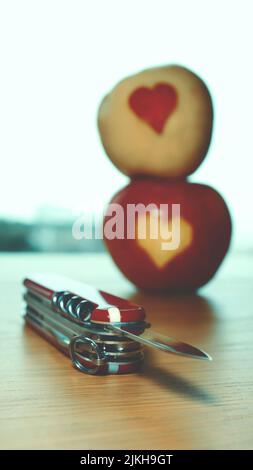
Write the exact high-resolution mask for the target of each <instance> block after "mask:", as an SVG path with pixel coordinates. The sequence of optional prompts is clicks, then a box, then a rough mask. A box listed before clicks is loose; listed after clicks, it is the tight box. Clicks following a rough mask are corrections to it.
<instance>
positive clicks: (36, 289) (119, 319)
mask: <svg viewBox="0 0 253 470" xmlns="http://www.w3.org/2000/svg"><path fill="white" fill-rule="evenodd" d="M23 284H24V287H25V292H24V300H25V302H26V310H25V321H26V323H27V324H28V325H30V326H31V327H32V328H33V329H35V330H36V331H37V332H38V333H39V334H40V335H42V336H43V337H44V338H46V339H47V340H48V341H50V342H51V343H53V344H54V345H55V346H56V347H57V348H58V349H60V350H61V351H63V352H64V353H66V354H67V355H69V356H70V358H71V360H72V362H73V364H74V366H75V367H76V368H77V369H79V370H80V371H81V372H86V373H89V374H124V373H129V372H135V371H136V370H138V369H139V367H140V365H141V364H142V362H143V360H144V354H143V349H142V346H148V347H153V348H156V349H160V350H162V351H164V352H166V353H173V354H178V355H181V356H185V357H188V358H194V359H202V360H208V361H210V360H212V358H211V357H210V356H209V355H208V354H207V353H206V352H205V351H203V350H200V349H198V348H196V347H195V346H191V345H190V344H187V343H183V342H182V341H178V340H176V339H173V338H169V337H166V336H163V335H161V334H159V333H156V332H153V331H152V330H151V331H150V330H149V328H150V324H149V323H148V322H147V321H146V314H145V310H144V308H143V307H141V306H139V305H136V304H134V303H132V302H130V301H128V300H126V299H123V298H120V297H117V296H115V295H112V294H109V293H107V292H104V291H102V290H99V289H97V288H95V287H93V286H90V285H86V284H83V283H80V282H78V281H73V280H71V279H67V278H63V277H60V276H55V275H51V274H49V275H45V274H34V275H31V276H30V277H27V278H25V280H24V282H23ZM147 330H149V331H147Z"/></svg>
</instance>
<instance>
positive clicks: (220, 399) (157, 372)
mask: <svg viewBox="0 0 253 470" xmlns="http://www.w3.org/2000/svg"><path fill="white" fill-rule="evenodd" d="M252 261H253V257H252V256H250V255H240V254H233V255H231V254H230V256H229V257H228V259H227V260H226V262H225V264H224V265H223V267H222V269H221V270H220V272H219V274H218V275H217V276H216V278H215V279H214V280H213V281H212V282H210V283H209V285H208V286H206V287H205V288H203V289H202V290H201V291H200V292H199V294H198V295H187V296H174V297H166V296H163V297H162V296H151V295H147V294H143V293H138V292H136V291H135V289H134V288H133V287H132V286H131V284H130V283H128V282H127V281H126V280H125V279H124V278H123V277H122V276H121V274H119V272H118V271H117V269H116V268H115V267H114V266H113V264H112V262H111V261H110V260H109V258H108V257H107V255H101V254H100V255H74V256H73V255H34V254H27V255H23V254H22V255H7V254H6V255H1V256H0V291H1V296H0V305H1V342H0V350H1V392H0V394H1V397H0V398H1V399H0V407H1V410H0V418H1V426H0V447H1V448H8V449H13V448H16V449H46V448H47V449H92V450H94V449H110V448H111V449H121V448H124V449H141V448H142V449H155V448H157V449H224V448H228V449H245V448H251V449H252V448H253V372H252V371H253V304H252V290H253V263H252ZM34 270H36V271H45V272H47V271H51V272H59V273H62V274H64V275H69V276H72V277H76V278H77V279H80V280H83V281H86V282H90V283H95V284H96V285H97V286H99V287H101V288H103V289H105V290H109V291H111V292H113V293H115V294H118V295H121V296H125V297H127V298H131V299H132V300H134V301H135V302H137V303H140V304H142V305H144V307H145V308H146V310H147V313H148V319H149V320H150V321H151V322H152V324H153V328H155V329H156V330H158V331H161V332H163V333H164V334H168V335H173V336H176V337H178V338H180V339H184V340H186V341H188V342H192V343H193V344H196V345H199V346H200V347H203V348H204V349H206V350H207V351H208V352H209V353H210V354H211V355H213V357H214V361H213V362H212V363H205V362H202V361H194V360H189V359H184V358H181V357H177V356H173V355H171V356H168V355H166V354H164V353H162V352H156V351H153V350H149V351H146V365H145V367H144V370H143V371H142V372H140V373H138V374H133V375H126V376H106V377H96V376H95V377H93V376H88V375H84V374H81V373H79V372H78V371H76V370H75V369H74V368H73V367H72V365H71V362H70V360H69V359H68V358H66V357H64V356H63V355H62V354H61V353H59V352H58V351H57V350H56V349H55V348H54V347H53V346H51V345H50V344H48V343H47V342H46V341H44V340H43V339H41V338H40V337H39V336H37V335H36V334H35V333H34V332H33V331H32V330H30V329H28V328H24V327H23V322H22V319H21V279H22V277H23V276H24V275H25V274H27V273H28V272H30V271H34Z"/></svg>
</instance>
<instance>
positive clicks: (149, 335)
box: [106, 324, 212, 361]
mask: <svg viewBox="0 0 253 470" xmlns="http://www.w3.org/2000/svg"><path fill="white" fill-rule="evenodd" d="M106 328H107V329H110V330H113V331H115V332H118V333H119V334H121V335H123V336H126V337H128V338H130V339H132V340H134V341H137V342H139V343H141V344H144V345H145V346H149V347H151V348H156V349H160V350H161V351H164V352H167V353H172V354H178V355H180V356H185V357H188V358H192V359H202V360H206V361H212V357H211V356H210V355H209V354H207V353H206V352H205V351H202V350H201V349H198V348H196V347H195V346H192V345H191V344H187V343H183V342H182V341H178V340H176V339H174V338H167V337H166V336H163V335H161V334H160V333H156V332H154V331H152V332H145V333H143V334H142V335H140V336H137V335H135V334H133V333H131V332H129V331H127V330H124V329H123V328H119V327H118V326H116V325H115V324H114V325H113V324H110V325H108V326H107V327H106Z"/></svg>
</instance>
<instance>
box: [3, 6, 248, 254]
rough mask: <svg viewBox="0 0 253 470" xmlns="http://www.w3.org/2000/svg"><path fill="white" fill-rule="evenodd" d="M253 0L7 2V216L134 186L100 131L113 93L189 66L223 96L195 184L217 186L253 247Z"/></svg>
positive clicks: (93, 200) (96, 201)
mask: <svg viewBox="0 0 253 470" xmlns="http://www.w3.org/2000/svg"><path fill="white" fill-rule="evenodd" d="M252 16H253V2H251V1H250V0H248V1H246V0H241V1H233V0H229V1H226V0H219V1H218V0H212V1H204V0H198V1H196V0H193V1H191V0H184V1H183V0H176V1H175V0H173V1H172V0H167V1H166V0H152V1H148V0H145V1H142V0H135V1H134V0H127V1H121V0H92V1H85V0H82V1H77V0H71V1H70V0H69V1H64V0H59V1H58V0H49V1H48V0H43V1H36V0H32V1H25V0H22V1H20V0H19V1H12V0H5V1H1V2H0V67H1V71H0V72H1V74H0V158H1V171H0V217H3V216H6V215H7V216H8V217H12V218H17V217H18V218H19V219H20V218H21V219H29V218H33V217H34V216H35V215H36V213H37V212H38V210H40V209H41V208H43V207H45V206H51V207H55V208H56V212H57V211H59V213H61V208H62V209H68V210H69V211H70V213H73V214H78V213H80V212H83V210H84V208H85V207H87V205H90V206H92V207H93V208H94V210H96V209H98V208H99V207H101V206H103V205H104V204H105V203H106V201H108V199H109V198H110V197H111V195H112V194H113V193H114V192H115V191H116V190H117V189H118V188H120V187H121V186H122V185H123V184H125V182H126V181H127V178H125V177H124V176H122V175H121V174H120V173H119V172H118V171H117V170H116V169H115V168H114V167H113V166H112V164H111V163H110V161H109V160H108V158H107V157H106V156H105V154H104V151H103V149H102V147H101V144H100V141H99V138H98V133H97V129H96V113H97V107H98V105H99V102H100V100H101V98H102V97H103V95H104V94H105V93H106V92H107V91H108V90H109V89H110V88H111V87H113V85H114V84H115V83H116V82H117V81H119V80H120V79H121V78H123V77H124V76H126V75H128V74H131V73H135V72H137V71H138V70H140V69H142V68H146V67H149V66H154V65H160V64H167V63H170V62H172V63H179V64H183V65H186V66H188V67H190V68H192V69H193V70H194V71H196V72H197V73H199V74H200V75H201V76H202V77H203V78H204V79H205V80H206V82H207V84H208V86H209V88H210V90H211V93H212V95H213V98H214V104H215V112H216V119H215V129H214V138H213V142H212V146H211V149H210V151H209V154H208V157H207V159H206V161H205V162H204V163H203V165H202V166H201V168H200V169H199V170H198V171H197V172H196V173H195V174H194V175H193V176H192V177H191V179H192V180H194V181H199V182H204V183H205V182H206V183H209V184H211V185H213V186H214V187H216V188H217V189H218V190H219V191H220V192H221V193H222V194H223V195H224V197H225V199H226V201H227V202H228V204H229V206H230V208H231V210H232V215H233V217H234V222H235V232H234V245H235V246H236V247H238V248H245V247H246V248H248V247H250V246H252V245H253V237H252V225H253V215H252V208H251V201H252V200H253V189H252V188H253V182H252V174H251V173H252V171H253V164H252V161H253V154H252V134H253V131H252V125H253V123H252V108H253V99H252V98H253V91H252V89H253V67H252V55H253V54H252V43H253V28H252Z"/></svg>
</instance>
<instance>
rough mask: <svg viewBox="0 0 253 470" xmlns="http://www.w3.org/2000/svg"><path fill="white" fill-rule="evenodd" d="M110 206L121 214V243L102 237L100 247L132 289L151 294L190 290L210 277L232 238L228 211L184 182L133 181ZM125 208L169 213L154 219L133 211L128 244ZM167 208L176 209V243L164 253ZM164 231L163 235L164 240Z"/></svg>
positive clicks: (215, 197) (209, 193) (205, 190)
mask: <svg viewBox="0 0 253 470" xmlns="http://www.w3.org/2000/svg"><path fill="white" fill-rule="evenodd" d="M111 202H112V203H114V204H118V205H119V206H120V207H122V208H123V213H124V237H122V236H121V237H120V238H117V236H115V237H114V238H112V239H108V238H106V237H105V240H104V241H105V244H106V246H107V248H108V250H109V252H110V254H111V256H112V258H113V259H114V261H115V263H116V264H117V266H118V267H119V268H120V270H121V271H122V272H123V273H124V274H125V276H126V277H127V278H128V279H129V280H130V281H131V282H133V283H134V284H135V285H136V286H137V287H139V288H142V289H148V290H153V291H159V290H167V291H173V290H176V291H184V290H195V289H197V288H199V287H200V286H202V285H204V284H205V283H207V282H208V281H209V280H210V279H211V278H212V277H213V275H214V274H215V272H216V271H217V269H218V267H219V266H220V264H221V262H222V260H223V258H224V256H225V254H226V252H227V250H228V247H229V244H230V238H231V218H230V214H229V211H228V208H227V206H226V204H225V202H224V200H223V198H222V197H221V196H220V195H219V194H218V193H217V192H216V191H215V190H214V189H212V188H211V187H209V186H205V185H202V184H197V183H189V182H187V181H177V182H176V181H174V182H172V181H168V180H166V179H153V178H136V179H134V180H132V181H131V182H130V184H128V185H127V186H126V187H125V188H124V189H122V190H121V191H119V192H118V193H117V194H116V195H115V196H114V198H113V199H112V201H111ZM129 205H131V206H133V205H135V206H136V207H138V205H142V206H144V207H151V206H150V205H152V206H156V207H157V208H158V209H159V207H163V210H164V207H167V211H168V213H167V214H165V215H166V217H164V213H163V215H161V214H160V215H159V217H158V219H157V217H156V215H155V213H154V214H153V213H152V211H151V212H150V211H147V212H145V211H144V212H143V211H142V212H141V213H139V212H138V211H137V212H136V214H135V225H134V226H135V232H134V233H135V236H134V237H131V238H128V233H127V230H128V226H127V224H128V223H129V222H130V223H131V221H129V220H128V207H129ZM172 205H177V206H178V205H179V206H180V215H179V227H180V231H179V234H180V236H179V239H178V240H179V242H178V243H177V244H176V245H175V244H174V245H173V244H172V245H171V246H170V248H169V249H163V243H168V244H169V245H170V241H171V237H172V236H173V233H172V218H171V210H172ZM108 220H110V216H109V215H106V216H105V219H104V227H105V226H106V223H107V222H108ZM156 220H158V236H157V237H154V236H153V235H152V233H153V234H154V231H153V228H154V227H153V226H152V224H153V223H155V222H156ZM144 226H146V229H147V230H146V236H143V232H144V230H143V227H144ZM161 229H162V230H161ZM152 231H153V232H152ZM166 231H167V233H168V235H166V234H165V235H164V233H165V232H166ZM151 235H152V236H151Z"/></svg>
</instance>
